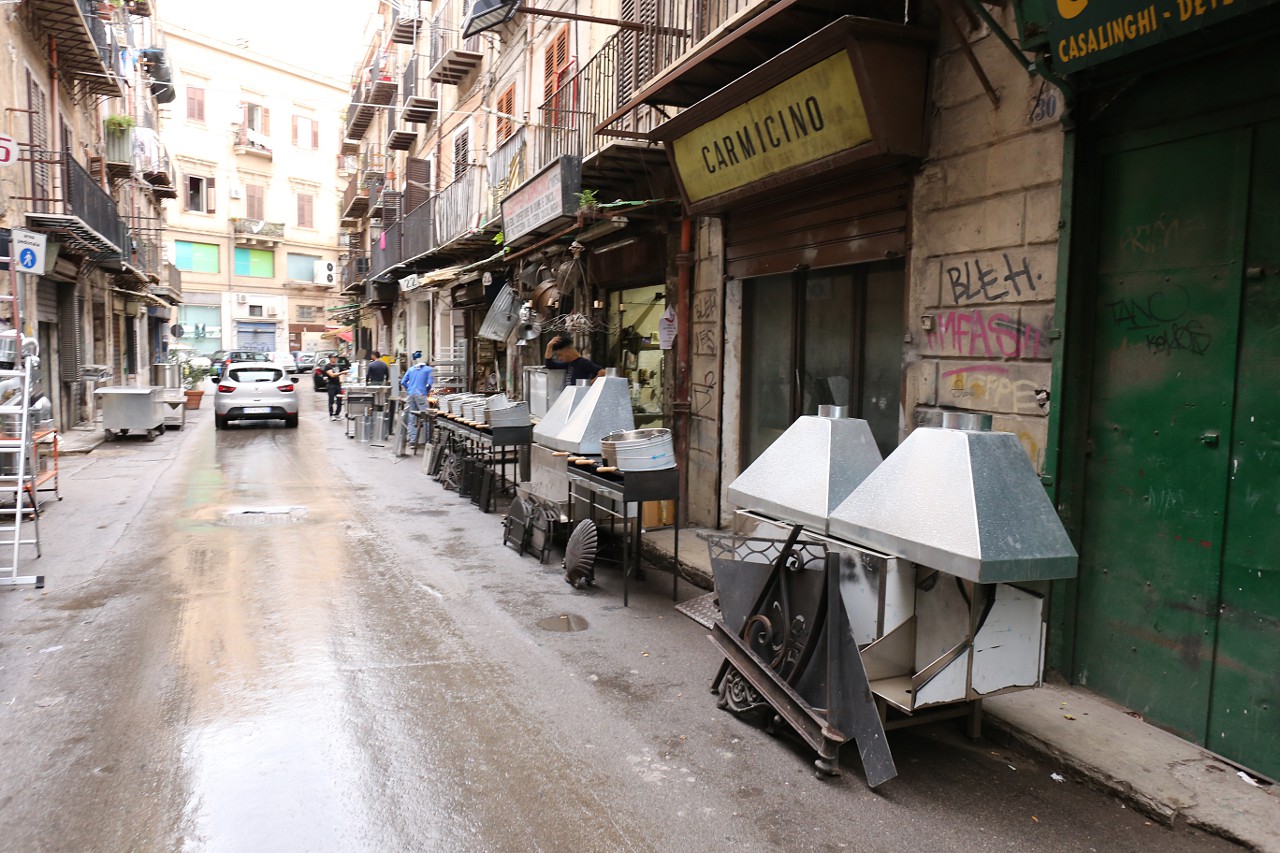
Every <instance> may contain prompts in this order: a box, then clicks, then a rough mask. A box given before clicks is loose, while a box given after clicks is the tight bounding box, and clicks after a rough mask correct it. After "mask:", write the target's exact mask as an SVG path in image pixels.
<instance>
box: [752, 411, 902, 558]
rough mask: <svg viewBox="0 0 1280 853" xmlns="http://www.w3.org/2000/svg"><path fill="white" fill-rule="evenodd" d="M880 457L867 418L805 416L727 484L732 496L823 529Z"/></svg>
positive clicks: (767, 512)
mask: <svg viewBox="0 0 1280 853" xmlns="http://www.w3.org/2000/svg"><path fill="white" fill-rule="evenodd" d="M881 459H882V457H881V456H880V449H879V448H878V447H876V440H875V438H874V437H873V436H872V435H871V427H870V425H869V424H868V423H867V422H866V421H864V420H859V419H857V418H829V417H817V416H814V415H805V416H804V417H802V418H800V419H799V420H797V421H796V422H795V423H793V424H792V425H791V426H789V427H787V430H786V432H784V433H783V434H782V435H780V436H778V438H777V439H776V440H775V441H774V442H773V444H771V445H769V447H768V448H767V449H766V450H765V451H764V453H762V454H760V457H759V458H758V459H756V461H755V462H752V463H751V465H750V466H749V467H748V468H747V470H745V471H743V472H742V473H741V474H739V475H738V478H737V479H736V480H734V481H733V482H732V483H731V484H730V485H729V500H730V502H732V503H734V504H735V505H737V506H739V507H741V508H742V509H750V510H755V511H757V512H759V513H761V514H763V515H767V516H769V517H771V518H777V519H781V520H783V521H790V522H793V523H796V524H803V525H804V526H805V527H807V528H809V529H810V530H814V531H822V532H824V533H825V532H827V517H828V516H829V515H831V512H832V510H834V509H835V508H836V507H837V506H839V505H840V503H841V501H843V500H844V499H845V498H846V497H848V496H849V493H850V492H852V491H853V490H854V489H856V488H857V487H858V485H859V484H860V483H862V481H863V480H865V479H866V478H867V475H869V474H870V473H871V472H872V471H874V470H875V469H876V466H878V465H879V464H880V461H881Z"/></svg>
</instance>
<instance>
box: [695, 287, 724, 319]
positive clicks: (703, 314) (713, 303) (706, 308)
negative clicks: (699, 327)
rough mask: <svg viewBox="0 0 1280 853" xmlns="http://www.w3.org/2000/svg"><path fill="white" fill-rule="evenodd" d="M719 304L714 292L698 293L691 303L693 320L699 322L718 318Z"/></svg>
mask: <svg viewBox="0 0 1280 853" xmlns="http://www.w3.org/2000/svg"><path fill="white" fill-rule="evenodd" d="M719 306H720V302H719V300H718V299H717V298H716V294H715V293H714V292H708V293H700V294H698V297H697V299H695V300H694V302H693V319H694V320H700V321H708V320H716V319H718V318H719Z"/></svg>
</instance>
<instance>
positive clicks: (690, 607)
mask: <svg viewBox="0 0 1280 853" xmlns="http://www.w3.org/2000/svg"><path fill="white" fill-rule="evenodd" d="M676 610H678V611H680V612H681V613H683V614H684V615H685V616H688V617H689V618H690V619H692V620H693V621H694V622H697V623H698V624H699V625H701V626H702V627H704V628H710V627H711V626H712V624H713V623H715V622H716V621H717V620H718V619H720V605H719V604H717V603H716V594H715V593H714V592H709V593H707V594H706V595H700V596H698V597H697V598H691V599H689V600H688V601H682V602H680V603H679V604H677V605H676Z"/></svg>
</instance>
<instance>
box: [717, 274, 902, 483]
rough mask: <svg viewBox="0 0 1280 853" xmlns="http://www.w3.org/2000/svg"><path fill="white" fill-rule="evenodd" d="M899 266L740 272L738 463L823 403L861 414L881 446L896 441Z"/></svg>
mask: <svg viewBox="0 0 1280 853" xmlns="http://www.w3.org/2000/svg"><path fill="white" fill-rule="evenodd" d="M903 270H904V268H903V265H902V264H901V263H898V262H895V263H885V264H867V265H860V266H856V267H843V268H838V269H833V270H813V271H798V272H796V273H788V274H784V275H774V276H765V277H762V278H757V279H750V280H748V281H746V282H744V284H743V327H742V328H743V336H744V341H743V344H744V345H743V391H742V397H743V401H742V402H743V405H742V412H743V421H742V448H743V460H742V463H743V465H744V467H745V466H746V465H749V464H750V463H751V462H752V461H753V460H755V459H756V457H758V456H759V455H760V454H761V453H762V452H763V451H764V449H765V448H766V447H768V446H769V445H770V444H771V443H773V441H774V439H776V438H777V437H778V436H779V435H781V434H782V433H783V431H784V430H786V428H787V427H788V426H790V425H791V423H792V422H793V421H795V419H796V418H798V417H800V416H801V415H814V414H817V413H818V407H819V406H825V405H832V406H844V407H846V408H847V409H848V410H849V414H850V415H851V416H852V417H859V418H864V419H866V420H867V421H868V422H869V423H870V424H871V430H872V433H873V434H874V435H875V437H876V442H877V443H878V444H879V445H880V450H881V452H882V453H884V454H888V453H889V451H891V450H892V449H893V448H894V447H896V446H897V443H898V410H899V401H900V399H901V392H900V389H901V374H902V352H901V347H902V312H903V299H904V298H905V296H904V293H905V290H904V284H903Z"/></svg>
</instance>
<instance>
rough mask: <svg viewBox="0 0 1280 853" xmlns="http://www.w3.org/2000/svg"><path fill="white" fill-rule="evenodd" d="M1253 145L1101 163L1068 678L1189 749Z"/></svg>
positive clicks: (1150, 147) (1210, 633)
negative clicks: (1073, 626)
mask: <svg viewBox="0 0 1280 853" xmlns="http://www.w3.org/2000/svg"><path fill="white" fill-rule="evenodd" d="M1249 143H1250V138H1249V132H1248V131H1247V130H1230V131H1224V132H1218V133H1205V134H1203V135H1200V136H1194V137H1191V138H1184V139H1177V140H1173V141H1164V142H1151V143H1149V144H1141V142H1140V141H1138V142H1135V141H1134V140H1133V139H1132V138H1129V137H1125V138H1124V139H1123V140H1122V142H1121V143H1117V145H1116V150H1112V151H1111V152H1109V153H1104V154H1103V156H1102V160H1101V204H1100V218H1099V222H1098V225H1099V232H1098V233H1099V238H1098V239H1099V249H1098V252H1099V254H1098V271H1097V278H1096V283H1097V284H1096V291H1095V300H1094V305H1093V310H1094V317H1093V324H1094V343H1093V371H1092V373H1093V382H1092V387H1091V398H1090V407H1089V416H1088V435H1087V447H1086V456H1085V489H1086V493H1085V501H1084V507H1083V528H1082V541H1081V548H1080V557H1081V562H1080V583H1079V599H1078V611H1077V612H1078V614H1079V617H1078V620H1077V625H1076V646H1075V656H1074V673H1073V674H1074V678H1075V680H1076V681H1077V682H1078V683H1080V684H1084V685H1086V686H1088V687H1090V688H1093V689H1095V690H1098V691H1100V692H1102V693H1104V694H1106V695H1108V696H1111V697H1113V698H1115V699H1116V700H1118V701H1120V702H1122V703H1124V704H1125V705H1127V706H1129V707H1131V708H1134V709H1135V710H1137V711H1139V712H1141V713H1142V714H1143V715H1144V716H1145V717H1147V718H1149V719H1151V720H1154V721H1157V722H1159V723H1161V724H1162V725H1165V726H1167V727H1169V728H1171V729H1173V730H1175V731H1177V732H1179V733H1180V734H1182V735H1183V736H1185V737H1187V738H1189V739H1192V740H1196V741H1201V740H1203V737H1204V732H1205V726H1206V723H1207V720H1208V708H1209V702H1210V693H1211V689H1212V677H1213V660H1214V647H1215V642H1216V640H1217V636H1216V634H1217V622H1218V619H1217V610H1218V605H1219V601H1218V596H1219V585H1220V580H1221V563H1222V556H1223V532H1224V514H1225V509H1226V503H1227V484H1228V475H1229V468H1230V464H1229V461H1230V460H1229V457H1230V447H1229V444H1230V442H1229V438H1228V435H1229V431H1230V428H1231V423H1230V421H1231V413H1232V402H1233V381H1232V380H1233V376H1234V375H1235V366H1236V345H1237V332H1238V325H1239V317H1240V305H1239V298H1240V280H1241V277H1242V272H1241V261H1242V258H1243V242H1244V223H1245V216H1246V205H1247V200H1248V174H1249V149H1250V144H1249ZM1122 144H1127V145H1128V146H1129V147H1121V146H1122Z"/></svg>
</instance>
